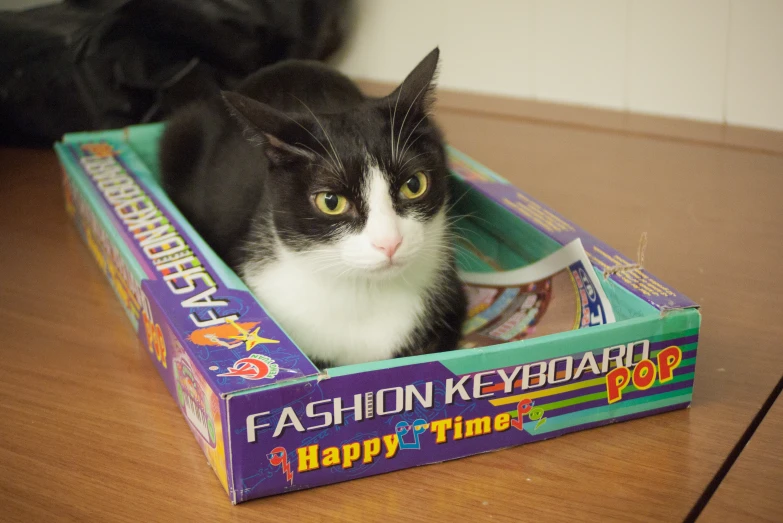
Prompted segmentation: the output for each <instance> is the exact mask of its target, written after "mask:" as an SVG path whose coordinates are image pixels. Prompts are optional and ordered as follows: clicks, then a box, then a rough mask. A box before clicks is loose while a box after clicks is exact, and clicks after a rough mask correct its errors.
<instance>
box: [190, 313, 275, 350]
mask: <svg viewBox="0 0 783 523" xmlns="http://www.w3.org/2000/svg"><path fill="white" fill-rule="evenodd" d="M258 325H259V322H252V323H251V322H246V323H237V322H235V321H234V320H231V319H229V320H228V323H224V324H223V325H217V326H214V327H207V328H205V329H198V330H196V331H193V332H192V333H191V334H190V336H189V340H190V341H192V342H193V343H195V344H196V345H216V346H220V347H225V348H227V349H236V348H239V347H241V346H242V345H244V346H245V350H246V351H250V350H252V349H253V348H254V347H255V346H256V345H259V344H267V343H280V341H278V340H273V339H270V338H263V337H261V336H260V335H259V334H258V333H259V331H260V330H261V327H260V326H258ZM253 327H255V328H253ZM249 329H253V330H252V331H251V330H249Z"/></svg>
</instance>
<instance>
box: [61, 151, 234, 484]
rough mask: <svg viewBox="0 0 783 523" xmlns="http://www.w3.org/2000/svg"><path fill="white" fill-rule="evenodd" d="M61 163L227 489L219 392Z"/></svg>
mask: <svg viewBox="0 0 783 523" xmlns="http://www.w3.org/2000/svg"><path fill="white" fill-rule="evenodd" d="M64 165H65V166H66V167H65V168H64V177H63V189H64V194H65V202H66V209H67V210H68V213H69V214H70V215H71V217H72V218H73V220H74V222H75V225H76V227H77V230H78V231H79V233H80V234H81V236H82V238H83V239H84V241H85V243H86V244H87V247H88V248H89V250H90V252H91V254H92V255H93V258H94V259H95V260H96V262H97V263H98V266H99V267H100V269H101V270H102V272H104V273H105V275H106V277H107V278H108V280H109V282H110V283H111V286H112V288H113V290H114V292H115V294H116V295H117V297H118V298H119V301H120V303H121V305H122V306H123V309H124V310H125V312H126V314H127V315H128V318H129V319H130V321H131V324H132V325H133V328H134V330H135V331H136V333H137V335H138V337H139V339H140V340H141V342H142V345H143V346H144V347H145V348H146V349H147V350H148V352H149V354H150V358H151V359H152V360H153V362H154V364H155V368H156V369H157V370H158V373H159V374H160V376H161V377H162V378H163V381H164V383H165V384H166V387H167V388H168V390H169V392H170V393H171V395H172V396H173V397H175V398H177V401H178V404H179V406H180V408H181V409H182V412H183V415H184V416H185V419H186V420H187V421H188V424H189V426H190V428H191V430H192V431H193V433H194V435H195V436H196V440H197V442H198V443H199V445H200V446H201V447H202V449H203V451H204V453H205V455H206V456H207V459H208V461H209V463H210V465H211V466H212V468H213V469H214V470H215V472H216V474H217V476H218V479H219V480H220V482H221V484H222V485H223V488H224V489H225V490H226V491H227V492H228V491H229V490H230V488H229V485H228V481H229V477H228V474H227V469H226V456H225V450H224V449H225V436H224V434H223V426H224V424H223V421H222V417H221V411H220V404H219V402H218V397H217V395H215V393H214V392H213V391H212V389H211V388H210V387H209V385H208V384H207V382H206V380H205V379H204V377H203V376H202V374H201V372H199V370H198V368H197V367H196V366H195V365H193V363H192V360H191V359H190V357H189V356H188V355H187V352H186V351H185V350H184V348H183V346H182V342H181V340H180V339H178V337H177V335H176V334H175V333H174V331H173V330H172V329H171V326H170V324H169V322H168V317H167V315H166V314H165V313H164V311H163V309H162V308H161V306H160V304H159V303H158V301H157V293H156V292H155V291H154V289H153V288H152V287H151V286H150V282H149V280H147V279H145V272H144V270H143V268H142V267H141V266H140V265H139V263H138V261H137V260H136V258H135V257H134V256H133V255H132V254H131V253H130V251H129V250H128V249H127V246H125V245H124V244H121V243H118V242H116V239H115V237H114V236H113V224H112V221H111V220H110V219H109V216H107V214H106V213H105V210H104V209H103V208H102V206H100V205H99V203H98V201H97V198H96V195H95V194H93V193H92V191H91V188H90V185H89V184H88V183H87V181H86V180H85V179H84V178H83V176H82V175H81V173H80V172H79V171H78V170H73V169H69V168H68V167H67V165H68V163H67V162H65V163H64Z"/></svg>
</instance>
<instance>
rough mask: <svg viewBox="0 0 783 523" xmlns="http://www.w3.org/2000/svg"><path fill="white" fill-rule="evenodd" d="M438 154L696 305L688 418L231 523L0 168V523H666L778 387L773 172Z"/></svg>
mask: <svg viewBox="0 0 783 523" xmlns="http://www.w3.org/2000/svg"><path fill="white" fill-rule="evenodd" d="M439 119H440V121H441V122H442V124H443V126H444V128H445V130H446V132H447V135H448V138H449V140H450V141H451V143H452V144H453V145H455V146H456V147H458V148H460V149H462V150H464V151H465V152H467V153H468V154H470V155H472V156H474V157H475V158H477V159H478V160H479V161H481V162H483V163H485V164H487V165H488V166H489V167H491V168H493V169H494V170H496V171H498V172H500V173H501V174H503V175H504V176H506V177H508V178H509V179H511V180H512V181H513V182H514V183H515V184H517V185H518V186H520V187H522V188H524V189H525V190H526V191H527V192H529V193H531V194H532V195H533V196H535V197H537V198H539V199H541V200H542V201H544V202H545V203H548V204H550V205H552V206H553V207H555V208H556V209H558V210H559V211H561V212H562V213H564V214H565V215H566V216H567V217H569V218H571V219H573V220H575V221H576V222H577V223H579V224H580V225H582V226H584V227H585V228H586V229H587V230H589V231H591V232H592V233H594V234H595V235H597V236H598V237H599V238H602V239H604V240H606V241H607V242H608V243H610V244H611V245H613V246H615V247H617V248H619V249H620V250H621V251H622V252H623V253H624V254H626V255H628V256H634V254H635V252H636V246H637V242H638V239H639V235H640V233H641V232H643V231H647V232H648V234H649V247H648V251H647V260H648V263H647V265H648V267H649V269H650V270H651V271H652V272H653V273H654V274H656V275H657V276H660V277H661V278H662V279H663V280H664V281H666V282H667V283H669V284H671V285H673V286H674V287H675V288H677V289H678V290H680V291H682V292H684V293H685V294H687V295H689V296H690V297H692V298H694V299H696V300H697V301H699V302H700V303H702V304H703V314H704V324H703V333H702V336H701V342H700V345H699V356H698V363H697V370H696V386H695V398H694V404H693V407H692V408H691V409H689V410H686V411H680V412H675V413H670V414H665V415H661V416H655V417H651V418H646V419H642V420H637V421H633V422H628V423H621V424H617V425H613V426H609V427H604V428H600V429H594V430H590V431H586V432H580V433H576V434H572V435H568V436H564V437H561V438H557V439H554V440H550V441H545V442H541V443H536V444H531V445H525V446H522V447H517V448H513V449H509V450H504V451H499V452H494V453H489V454H484V455H480V456H475V457H471V458H466V459H462V460H457V461H453V462H449V463H443V464H438V465H431V466H427V467H421V468H416V469H409V470H405V471H400V472H395V473H392V474H386V475H382V476H376V477H372V478H367V479H362V480H357V481H352V482H347V483H342V484H338V485H333V486H329V487H323V488H318V489H313V490H309V491H301V492H296V493H291V494H286V495H282V496H276V497H272V498H267V499H263V500H257V501H253V502H249V503H245V504H243V505H239V506H237V507H232V506H231V505H230V503H229V502H228V499H227V497H226V495H225V493H224V491H223V490H222V488H221V487H220V486H219V484H218V481H217V479H216V478H215V477H214V474H213V473H212V471H211V470H210V469H209V467H208V466H207V464H206V460H205V458H204V457H203V455H202V454H201V450H200V449H199V448H198V446H197V445H196V443H195V441H194V440H193V436H192V435H191V434H190V432H189V430H188V428H187V425H186V422H185V421H184V419H183V418H182V416H181V415H180V413H179V411H178V408H177V406H176V403H175V401H174V400H173V399H172V398H170V397H169V395H168V393H167V391H166V389H165V387H164V385H163V383H162V381H161V380H160V379H159V378H158V376H157V374H156V372H155V370H154V368H153V366H152V364H151V363H150V362H149V361H148V356H147V354H146V353H145V351H144V350H143V349H142V348H141V346H140V345H139V344H138V343H137V342H136V341H135V337H134V333H133V332H132V331H131V328H130V325H129V323H128V321H127V319H126V318H125V317H124V315H123V313H122V311H121V308H120V306H119V304H118V303H117V302H116V299H115V297H114V296H113V294H112V292H111V290H110V288H109V286H108V284H107V283H106V282H105V281H104V278H103V276H102V275H101V273H100V272H99V271H98V269H97V267H96V266H95V264H94V262H93V261H92V259H91V258H90V256H89V254H88V251H87V249H86V248H85V247H84V246H83V245H82V244H81V240H80V239H79V237H78V234H77V233H76V231H75V230H74V228H73V226H72V225H71V224H70V222H69V220H68V218H67V216H66V213H65V211H64V210H63V204H62V196H61V190H60V187H59V176H60V174H59V168H58V165H57V162H56V160H55V157H54V155H53V154H52V153H51V152H49V151H21V150H12V151H3V152H2V153H0V154H2V158H0V173H1V174H0V333H1V334H2V343H0V357H1V358H2V363H0V442H2V444H0V470H2V471H3V472H2V474H0V507H2V510H0V519H2V520H4V521H42V520H51V519H55V520H79V521H139V520H152V521H240V520H241V521H248V520H275V519H277V520H284V521H287V520H301V521H333V520H337V519H341V520H346V521H361V522H366V521H390V520H405V521H441V520H447V519H448V520H451V519H454V520H459V519H466V520H468V519H469V520H477V521H551V522H556V521H623V522H630V521H681V520H682V519H683V518H684V517H685V515H686V514H687V513H688V511H689V510H690V509H691V507H692V506H693V505H694V503H695V502H696V500H697V499H698V498H699V496H700V495H701V494H702V492H703V491H704V488H705V486H706V485H707V484H708V483H709V481H710V480H711V479H712V478H713V476H714V475H715V474H716V472H717V471H718V469H719V468H720V466H721V463H722V462H723V461H724V459H725V458H726V456H727V454H728V452H729V451H730V449H731V448H732V447H733V445H734V444H735V443H736V442H737V441H738V439H739V438H740V435H741V434H742V433H743V431H744V430H745V429H746V427H747V426H748V423H749V421H750V420H751V419H752V418H753V416H754V415H755V413H756V412H757V410H758V409H759V406H760V405H761V404H762V403H763V401H764V400H765V398H767V396H768V395H769V393H770V391H771V390H772V388H773V386H774V384H775V383H776V382H777V381H778V379H779V378H780V376H781V375H782V374H783V351H781V350H780V340H781V339H782V338H783V324H781V322H780V321H779V319H778V315H779V313H780V311H781V310H783V279H781V278H778V277H776V275H777V274H778V272H779V266H778V260H780V259H781V258H783V242H782V241H781V238H783V234H781V230H782V228H783V212H781V207H780V203H779V202H780V201H781V200H782V199H783V158H782V157H780V156H778V155H775V154H761V153H755V152H752V151H748V150H740V149H736V148H730V147H725V146H712V145H704V144H696V143H693V142H682V141H678V140H674V139H660V140H659V139H655V138H650V137H645V136H639V135H634V134H622V133H616V132H603V131H601V130H600V129H599V130H596V129H586V128H584V127H581V126H578V127H571V126H567V125H562V124H561V123H556V124H551V125H550V124H548V123H545V122H530V121H526V120H515V119H511V118H498V117H496V116H494V115H492V114H488V115H485V116H482V115H478V114H465V113H464V112H462V111H449V110H448V109H443V108H442V109H441V110H440V113H439Z"/></svg>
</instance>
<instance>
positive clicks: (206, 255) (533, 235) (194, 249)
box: [56, 125, 700, 503]
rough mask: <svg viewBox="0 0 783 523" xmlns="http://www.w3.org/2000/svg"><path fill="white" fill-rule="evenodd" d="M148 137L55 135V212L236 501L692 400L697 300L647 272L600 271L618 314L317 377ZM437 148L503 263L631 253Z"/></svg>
mask: <svg viewBox="0 0 783 523" xmlns="http://www.w3.org/2000/svg"><path fill="white" fill-rule="evenodd" d="M161 132H162V126H161V125H146V126H136V127H130V128H127V129H123V130H117V131H106V132H96V133H79V134H71V135H66V136H65V137H64V139H63V141H62V143H58V144H56V150H57V153H58V155H59V157H60V161H61V163H62V165H63V168H64V173H65V176H64V188H65V195H66V205H67V207H68V210H69V212H70V214H71V215H72V216H73V218H74V220H75V222H76V224H77V226H78V228H79V230H80V232H81V234H82V235H83V237H84V239H85V241H86V243H87V245H88V247H89V248H90V250H91V252H92V253H93V255H94V257H95V259H96V260H97V262H98V264H99V265H100V267H101V268H102V269H103V270H104V272H105V273H106V275H107V276H108V278H109V280H110V281H111V283H112V286H113V287H114V290H115V291H116V293H117V295H118V297H119V298H120V301H121V303H122V304H123V307H124V308H125V310H126V312H127V314H128V317H129V318H130V320H131V322H132V324H133V326H134V328H136V330H137V332H138V334H139V337H140V339H141V340H142V342H143V343H144V345H145V346H146V347H147V349H148V350H149V353H150V356H151V358H152V360H153V363H154V365H155V367H156V368H157V369H158V372H159V373H160V375H161V376H162V377H163V379H164V381H165V382H166V385H167V387H168V388H169V391H170V392H171V394H172V395H173V396H174V397H175V398H176V399H177V402H178V403H179V406H180V408H181V409H182V412H183V414H184V415H185V418H186V419H187V421H188V423H189V425H190V427H191V430H192V431H193V433H194V434H195V437H196V440H197V441H198V442H199V445H200V446H201V448H202V449H203V450H204V453H205V454H206V456H207V459H208V460H209V463H210V464H211V465H212V468H213V469H214V470H215V472H216V473H217V475H218V477H219V478H220V481H221V483H222V484H223V487H224V488H225V489H226V491H227V492H228V494H229V497H230V498H231V501H232V502H233V503H240V502H243V501H247V500H250V499H253V498H259V497H264V496H268V495H272V494H278V493H281V492H286V491H290V490H298V489H304V488H309V487H315V486H319V485H326V484H329V483H335V482H338V481H345V480H349V479H355V478H360V477H364V476H369V475H373V474H380V473H383V472H390V471H394V470H399V469H403V468H407V467H412V466H416V465H424V464H428V463H436V462H440V461H445V460H450V459H455V458H459V457H463V456H468V455H472V454H477V453H480V452H486V451H490V450H497V449H501V448H504V447H511V446H515V445H521V444H524V443H529V442H533V441H539V440H544V439H548V438H553V437H556V436H560V435H562V434H566V433H569V432H574V431H577V430H582V429H587V428H593V427H598V426H601V425H606V424H609V423H614V422H618V421H625V420H630V419H633V418H639V417H642V416H648V415H652V414H658V413H661V412H666V411H670V410H675V409H681V408H685V407H687V406H689V404H690V402H691V396H692V391H693V380H694V369H695V361H696V347H697V344H698V338H699V326H700V314H699V311H698V307H697V305H696V304H695V303H694V302H692V301H691V300H689V299H688V298H686V297H685V296H683V295H682V294H680V293H678V292H676V291H675V290H673V289H671V288H670V287H668V286H667V285H666V284H664V283H662V282H661V281H660V280H658V279H657V278H655V277H654V276H652V275H650V274H649V273H647V272H646V271H645V270H643V269H636V270H625V271H621V272H618V273H616V274H613V275H611V276H610V277H609V278H604V277H603V276H600V273H599V277H600V281H601V285H602V287H603V289H604V292H605V293H606V295H607V296H608V297H609V299H610V301H611V302H612V304H613V308H614V314H615V316H616V318H617V321H616V323H612V324H608V325H600V326H595V327H589V328H586V329H580V330H574V331H569V332H563V333H560V334H553V335H549V336H543V337H539V338H534V339H525V340H521V341H515V342H510V343H505V344H502V345H496V346H491V347H484V348H479V349H467V350H459V351H453V352H446V353H439V354H430V355H424V356H414V357H408V358H400V359H394V360H389V361H380V362H375V363H369V364H361V365H350V366H345V367H338V368H334V369H328V370H326V371H322V372H320V373H319V371H318V370H317V369H316V368H315V367H314V366H313V365H312V363H311V362H310V361H309V360H308V358H307V357H306V356H305V355H304V354H303V353H301V352H300V350H299V349H298V348H297V347H296V345H295V344H294V343H293V342H291V341H290V340H289V339H288V337H287V336H286V334H285V333H284V332H283V331H282V329H280V328H279V327H278V326H277V325H276V324H275V322H274V321H273V320H272V319H271V318H270V317H269V316H268V315H267V314H266V312H265V311H264V309H263V306H262V305H261V304H259V303H258V301H257V300H256V299H255V298H254V297H253V296H252V295H251V294H250V293H249V292H248V290H247V288H246V287H245V285H244V284H243V283H242V281H241V280H240V279H239V278H238V277H237V276H236V275H235V274H234V273H233V272H232V271H231V270H230V269H229V268H228V267H227V266H226V265H225V264H224V263H223V262H222V261H221V260H220V259H218V258H217V257H216V256H215V254H214V253H213V252H212V250H211V249H210V248H209V247H208V246H207V245H206V244H205V243H204V241H203V240H202V239H201V238H200V237H199V236H198V234H196V232H195V231H194V230H193V228H192V227H191V226H190V225H189V224H188V223H187V221H186V220H185V219H184V218H183V217H182V215H181V214H180V213H179V211H178V210H177V209H176V208H175V207H174V206H173V205H172V203H171V202H170V201H169V199H168V198H167V197H166V195H165V193H164V192H163V191H162V189H161V188H160V186H159V185H158V178H157V176H158V174H157V160H156V158H157V146H158V141H159V137H160V134H161ZM449 155H450V162H451V169H452V173H453V175H454V176H453V179H454V183H455V187H456V189H457V190H458V191H460V192H461V193H467V194H466V195H465V197H463V198H461V200H460V203H459V206H460V207H461V208H462V210H463V211H468V213H470V214H473V215H474V216H480V217H481V218H480V219H471V218H466V219H465V222H464V223H463V224H461V227H460V231H461V234H463V235H465V236H466V237H467V238H468V239H469V240H470V241H471V242H472V244H474V245H476V246H478V248H480V249H481V250H482V251H483V252H486V253H491V256H492V258H493V259H494V260H496V261H498V263H500V264H502V265H504V266H507V267H511V268H513V267H519V266H523V265H525V264H527V263H530V262H532V261H534V260H537V259H540V258H542V257H544V256H545V255H547V254H550V253H551V252H553V251H555V250H556V249H558V248H559V247H560V246H561V245H564V244H566V243H568V242H570V241H572V240H573V239H575V238H581V240H582V243H583V244H584V247H585V249H586V250H587V252H588V255H589V258H590V261H591V262H592V263H593V265H594V267H595V268H596V269H598V270H599V271H604V270H605V269H607V268H611V267H615V266H618V265H625V264H631V260H628V259H627V258H625V257H623V256H622V255H620V254H619V253H618V252H617V251H616V250H614V249H612V248H611V247H609V246H608V245H606V244H604V243H603V242H601V241H599V240H597V239H595V238H594V237H592V236H591V235H589V234H588V233H587V232H585V231H584V230H582V229H580V228H579V227H578V226H576V225H575V224H573V223H571V222H570V221H568V220H566V219H565V218H563V217H562V216H560V215H559V214H557V213H556V212H555V211H553V210H552V209H550V208H548V207H547V206H545V205H543V204H541V203H539V202H537V201H535V200H534V199H532V198H531V197H529V196H527V195H526V194H524V193H523V192H522V191H520V190H519V189H517V188H516V187H514V186H512V185H511V184H509V182H507V181H506V180H504V179H503V178H501V177H500V176H498V175H496V174H494V173H492V172H491V171H489V170H488V169H486V168H484V167H483V166H481V165H479V164H477V163H476V162H474V161H472V160H471V159H469V158H467V157H466V156H464V155H463V154H461V153H459V152H458V151H456V150H453V149H450V150H449ZM629 233H630V231H629ZM461 263H462V264H463V265H464V267H463V268H466V269H469V270H474V271H475V270H481V268H482V262H481V260H480V259H478V258H477V259H468V260H464V259H461Z"/></svg>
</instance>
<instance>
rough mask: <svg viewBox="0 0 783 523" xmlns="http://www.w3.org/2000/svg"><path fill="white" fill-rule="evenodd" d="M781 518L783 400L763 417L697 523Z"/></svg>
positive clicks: (782, 495) (782, 496)
mask: <svg viewBox="0 0 783 523" xmlns="http://www.w3.org/2000/svg"><path fill="white" fill-rule="evenodd" d="M782 515H783V398H780V397H779V398H778V400H777V401H776V402H775V404H774V405H773V406H772V408H771V409H770V411H769V412H768V413H767V415H766V416H764V419H763V420H762V422H761V425H760V426H759V427H758V429H757V430H756V432H755V433H754V434H753V437H752V438H751V439H750V441H749V442H748V444H747V446H746V447H745V448H744V449H743V451H742V453H741V454H740V455H739V459H737V461H736V462H735V463H734V466H733V467H731V470H730V471H729V473H728V474H727V475H726V477H725V479H724V480H723V481H722V482H721V483H720V486H719V487H718V490H717V491H716V492H715V495H714V496H713V497H712V499H711V500H710V502H709V503H708V504H707V506H706V508H705V509H704V512H702V515H701V517H700V518H699V522H700V523H701V522H705V523H707V522H713V521H714V522H716V523H720V522H723V521H749V522H750V521H759V522H761V521H777V522H779V521H781V519H783V518H781V516H782Z"/></svg>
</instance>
